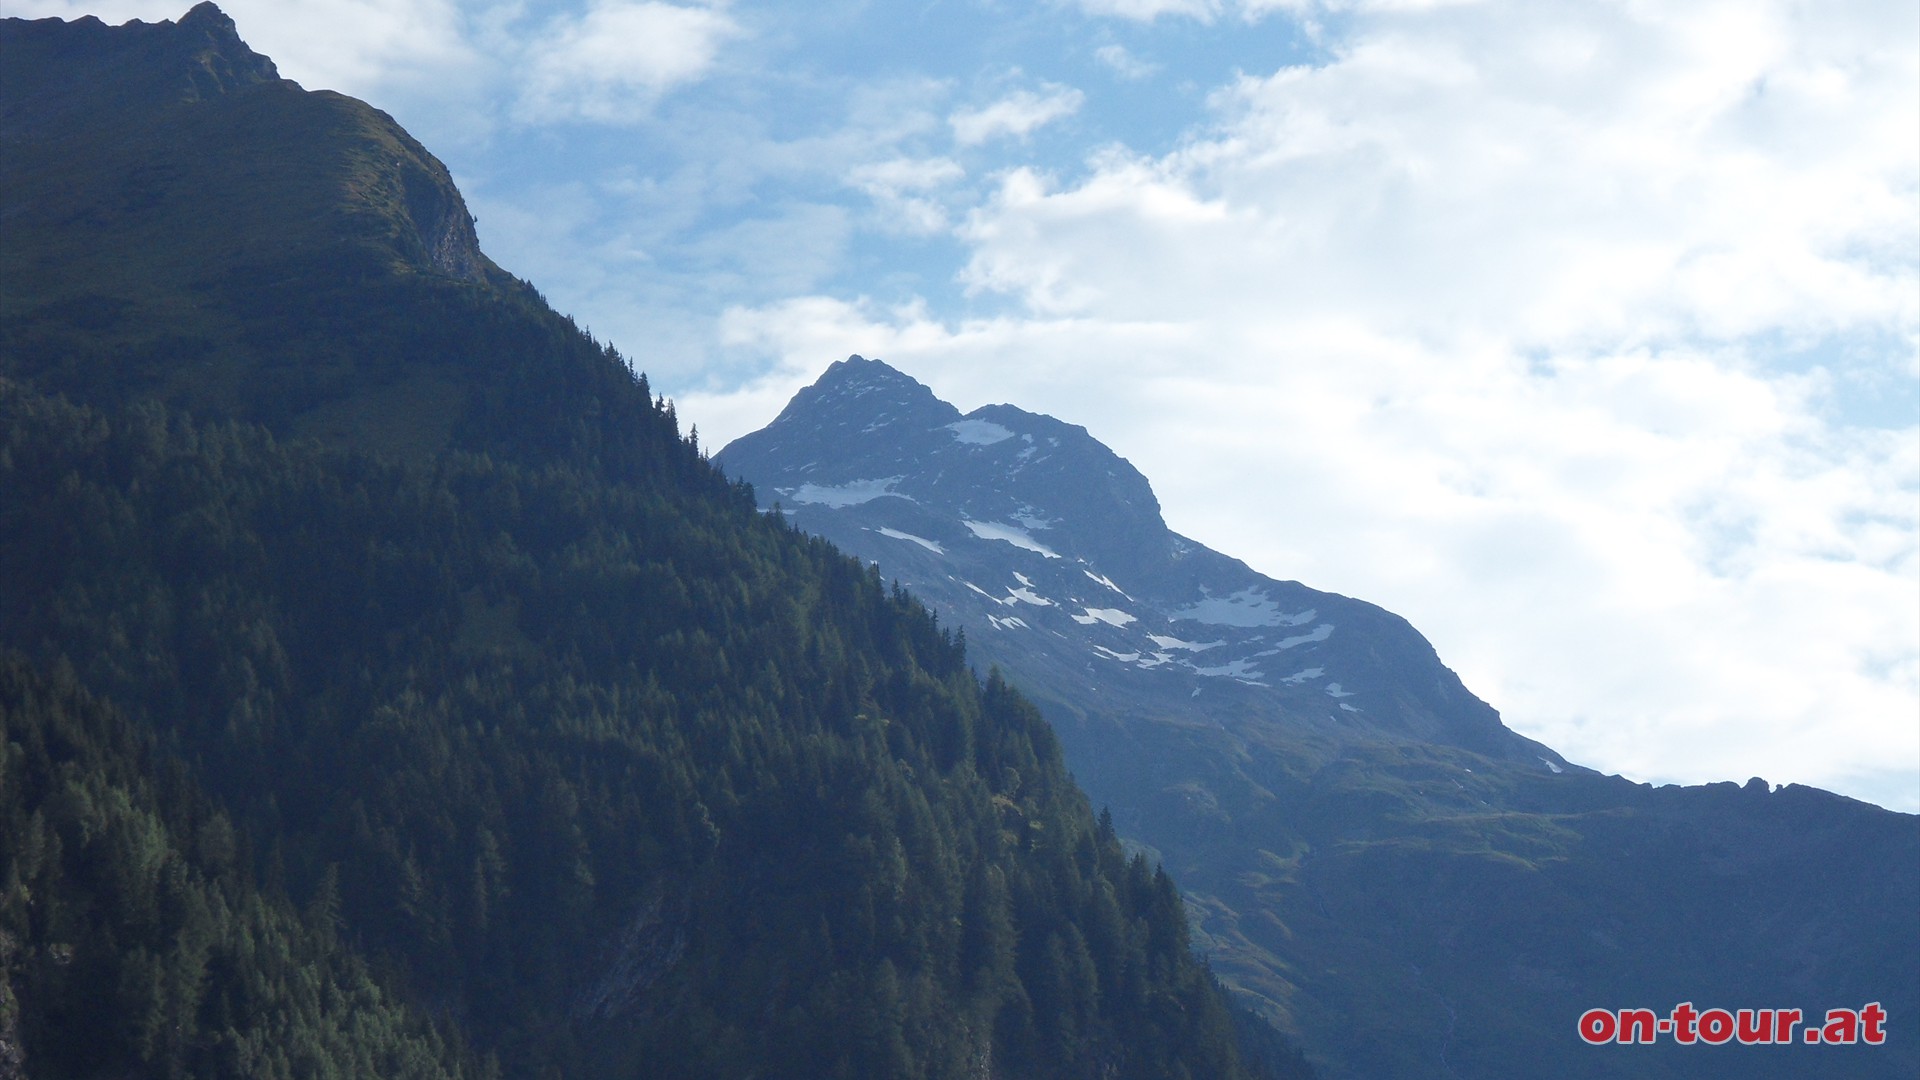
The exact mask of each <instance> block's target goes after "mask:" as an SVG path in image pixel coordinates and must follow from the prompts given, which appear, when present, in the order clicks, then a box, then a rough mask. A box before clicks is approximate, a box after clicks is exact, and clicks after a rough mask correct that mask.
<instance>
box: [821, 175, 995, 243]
mask: <svg viewBox="0 0 1920 1080" xmlns="http://www.w3.org/2000/svg"><path fill="white" fill-rule="evenodd" d="M965 177H966V170H965V169H964V168H962V167H961V166H960V164H959V163H958V162H956V161H954V160H952V159H951V158H904V157H896V158H890V159H888V160H886V161H878V162H872V163H869V164H866V165H860V166H856V167H855V168H853V169H852V170H850V171H849V172H848V173H847V183H848V184H849V185H851V186H852V187H855V188H858V189H859V190H861V191H864V192H866V193H867V194H868V195H869V196H871V197H872V199H873V201H874V205H875V207H876V208H877V209H878V211H879V213H880V215H881V218H882V222H883V227H887V228H892V229H897V230H901V231H905V232H909V233H920V234H931V233H938V232H943V231H945V230H946V229H947V228H948V224H949V223H948V220H947V209H946V206H945V205H944V204H942V203H941V202H940V201H939V200H938V199H936V198H934V197H932V196H933V195H934V194H935V193H937V192H938V191H940V189H942V188H945V187H948V186H949V185H951V184H953V183H955V182H957V181H959V180H962V179H964V178H965Z"/></svg>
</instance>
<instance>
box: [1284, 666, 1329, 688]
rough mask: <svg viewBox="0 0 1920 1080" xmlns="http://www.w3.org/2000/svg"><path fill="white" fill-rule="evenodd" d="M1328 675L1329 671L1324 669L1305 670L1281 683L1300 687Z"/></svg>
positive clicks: (1297, 672) (1312, 668)
mask: <svg viewBox="0 0 1920 1080" xmlns="http://www.w3.org/2000/svg"><path fill="white" fill-rule="evenodd" d="M1326 673H1327V669H1326V668H1322V667H1310V668H1303V669H1301V670H1299V671H1296V672H1294V673H1293V674H1291V675H1289V676H1287V677H1286V678H1284V679H1281V680H1280V681H1281V682H1283V683H1287V684H1289V685H1291V686H1299V685H1300V684H1301V683H1303V682H1307V681H1308V680H1310V679H1317V678H1319V677H1320V676H1322V675H1325V674H1326Z"/></svg>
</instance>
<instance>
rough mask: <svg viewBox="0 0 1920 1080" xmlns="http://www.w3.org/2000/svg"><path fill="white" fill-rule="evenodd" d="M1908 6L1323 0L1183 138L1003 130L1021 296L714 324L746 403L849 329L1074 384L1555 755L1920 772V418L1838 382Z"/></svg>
mask: <svg viewBox="0 0 1920 1080" xmlns="http://www.w3.org/2000/svg"><path fill="white" fill-rule="evenodd" d="M1330 7H1331V5H1322V6H1321V8H1322V9H1326V8H1330ZM1915 22H1916V15H1915V12H1914V11H1913V10H1912V8H1911V5H1907V4H1899V3H1892V4H1882V3H1864V2H1863V3H1850V4H1840V5H1826V6H1821V7H1819V8H1817V9H1814V8H1806V7H1802V6H1798V5H1792V4H1786V3H1766V2H1760V0H1747V2H1741V3H1717V2H1711V0H1709V2H1704V3H1690V4H1661V5H1625V6H1623V5H1611V4H1604V5H1603V4H1584V5H1550V6H1543V5H1537V4H1527V3H1496V2H1487V3H1478V4H1451V5H1433V4H1428V5H1415V4H1394V5H1388V4H1371V5H1349V6H1347V10H1346V11H1345V12H1344V17H1343V19H1342V20H1341V22H1340V24H1339V26H1340V29H1339V30H1338V31H1337V35H1336V36H1333V37H1330V38H1329V39H1327V40H1326V42H1325V44H1326V47H1327V50H1328V56H1329V59H1328V60H1327V61H1326V62H1324V63H1322V64H1319V65H1317V66H1312V67H1298V68H1288V69H1283V70H1281V71H1278V72H1274V73H1271V74H1269V75H1265V76H1247V77H1243V78H1241V79H1239V80H1237V81H1236V82H1234V83H1233V84H1231V85H1230V86H1227V87H1225V88H1223V89H1222V90H1221V91H1220V92H1219V93H1218V94H1216V95H1215V98H1214V108H1215V113H1214V119H1213V120H1212V122H1211V123H1209V124H1208V125H1207V126H1205V127H1203V128H1196V129H1195V130H1194V131H1193V132H1192V133H1191V134H1190V137H1189V138H1188V139H1187V140H1186V141H1185V142H1184V143H1183V144H1182V145H1181V146H1180V147H1179V148H1178V149H1177V150H1175V151H1173V152H1171V153H1168V154H1165V155H1162V156H1157V157H1153V156H1144V155H1138V154H1130V153H1125V152H1118V151H1109V152H1105V153H1103V154H1101V155H1099V156H1096V157H1095V158H1093V159H1091V160H1089V161H1088V163H1087V166H1086V169H1085V172H1084V175H1082V176H1079V177H1076V178H1074V179H1072V180H1070V181H1068V182H1065V183H1061V182H1058V181H1053V180H1050V179H1048V177H1047V175H1046V174H1044V173H1042V172H1039V171H1037V170H1034V169H1028V168H1015V169H1011V170H1009V171H1007V172H1006V173H1005V174H1004V175H1003V176H1002V178H1001V181H1000V183H999V185H998V187H997V188H996V189H994V190H993V191H992V192H991V193H990V194H989V195H988V196H987V198H986V200H985V201H984V202H982V203H981V204H980V205H978V206H976V207H975V208H974V209H973V210H972V212H971V213H970V214H969V215H968V216H967V217H966V219H965V221H964V223H963V224H962V225H961V227H960V229H959V235H960V237H961V239H962V240H964V242H965V243H966V244H967V245H968V248H969V256H968V261H967V264H966V266H965V269H964V271H963V280H964V281H965V282H966V283H967V284H968V285H969V286H970V287H971V288H973V289H974V290H976V292H981V293H997V294H1003V295H1004V296H1006V297H1007V298H1009V299H1011V300H1013V301H1014V302H1015V303H1016V305H1017V306H1016V313H1015V314H1007V315H1002V316H998V317H995V318H991V319H980V320H967V319H964V318H958V319H956V318H952V317H939V316H935V315H934V314H932V313H930V312H928V311H927V310H926V309H924V308H914V307H908V308H893V309H889V308H881V307H878V306H876V305H874V304H871V303H868V302H864V301H858V302H856V301H831V300H826V299H822V298H813V299H806V300H795V301H791V302H788V303H783V304H779V305H772V306H768V307H765V308H760V309H753V310H736V311H734V312H733V313H731V314H730V316H729V317H728V319H727V321H726V324H725V325H726V328H727V333H728V334H729V335H730V341H731V343H732V344H733V346H734V347H736V348H742V349H748V350H753V349H758V350H762V351H764V352H769V353H774V354H777V355H778V356H780V357H781V366H780V367H779V368H778V369H777V371H776V373H775V374H773V375H770V376H769V377H768V378H767V379H766V380H764V381H763V382H761V383H760V384H758V386H757V387H755V388H754V390H753V391H752V393H754V394H757V395H759V396H760V397H761V398H764V399H766V400H765V401H764V402H762V404H766V403H770V402H772V401H773V400H775V399H778V400H784V395H785V393H787V392H790V390H791V389H792V388H797V386H798V385H800V384H801V383H803V382H804V381H806V380H807V379H808V378H809V376H810V375H811V373H813V372H816V371H817V370H818V368H819V367H820V366H821V365H822V364H824V363H826V362H827V361H829V360H831V359H835V358H837V357H839V356H843V355H845V354H846V353H848V352H853V351H858V352H861V353H863V354H865V355H878V356H881V357H883V358H885V359H888V360H890V361H894V362H896V363H899V364H901V365H902V366H903V367H905V368H907V369H908V370H909V371H910V372H912V373H914V374H915V375H917V376H919V377H921V378H922V379H924V380H926V381H928V382H929V383H931V384H932V385H933V386H934V388H935V389H936V390H937V391H939V392H941V393H942V394H943V396H946V397H948V398H950V399H951V400H953V401H955V402H956V403H957V404H959V405H960V406H961V407H962V408H963V409H964V408H969V407H971V406H973V405H977V404H980V403H982V402H986V401H1003V400H1011V401H1015V402H1018V403H1020V404H1022V405H1024V406H1026V407H1029V408H1034V409H1038V410H1042V411H1047V412H1052V413H1054V414H1056V415H1059V416H1061V417H1063V418H1064V419H1067V420H1069V421H1071V422H1074V423H1082V424H1085V425H1087V426H1088V427H1089V429H1090V430H1092V431H1093V432H1094V434H1095V435H1096V436H1097V437H1100V438H1103V439H1105V440H1106V441H1108V442H1109V443H1111V444H1113V445H1114V446H1115V448H1116V449H1117V450H1119V451H1120V452H1121V453H1122V454H1124V455H1125V456H1127V457H1128V458H1130V459H1131V460H1133V461H1134V462H1135V463H1136V464H1138V465H1140V466H1141V468H1142V469H1143V471H1145V472H1146V473H1147V474H1148V475H1149V476H1150V477H1152V478H1153V480H1154V481H1155V484H1156V487H1157V489H1158V490H1159V491H1160V494H1161V498H1162V501H1163V503H1164V504H1165V506H1166V508H1167V512H1168V516H1169V518H1170V520H1171V523H1172V524H1173V525H1174V527H1175V528H1178V529H1181V530H1182V531H1184V532H1188V533H1190V534H1192V535H1195V536H1197V537H1199V538H1200V539H1202V540H1204V541H1206V542H1208V543H1210V544H1212V545H1213V546H1215V547H1218V548H1220V549H1222V550H1225V551H1227V552H1229V553H1232V554H1235V555H1238V556H1241V557H1243V558H1246V559H1247V560H1248V561H1249V562H1251V563H1253V564H1254V565H1255V566H1257V567H1260V568H1261V569H1263V570H1265V571H1266V572H1268V573H1270V574H1273V575H1275V576H1279V577H1293V578H1298V579H1301V580H1305V581H1307V582H1309V583H1311V584H1316V585H1319V586H1321V587H1325V588H1332V589H1336V590H1338V591H1341V592H1347V593H1351V594H1355V595H1360V596H1364V597H1367V598H1368V599H1371V600H1374V601H1376V602H1380V603H1382V604H1384V605H1386V606H1387V607H1389V608H1392V609H1394V610H1396V611H1399V612H1401V613H1403V614H1405V615H1407V616H1408V617H1409V618H1411V619H1412V620H1413V622H1414V623H1415V624H1416V625H1417V626H1420V627H1421V628H1422V629H1423V630H1425V631H1427V632H1428V633H1429V635H1430V636H1432V637H1433V638H1435V640H1436V644H1437V645H1438V647H1439V649H1440V651H1441V654H1442V656H1443V657H1445V658H1446V659H1447V660H1448V662H1449V663H1450V664H1452V665H1453V666H1455V667H1456V668H1457V669H1459V670H1461V672H1462V674H1463V676H1464V677H1465V678H1466V680H1467V682H1468V684H1469V685H1470V686H1472V687H1474V688H1475V689H1476V690H1477V691H1478V692H1480V693H1481V694H1482V695H1483V696H1485V697H1486V698H1488V699H1489V700H1490V701H1492V702H1493V703H1494V704H1495V705H1496V706H1497V707H1500V708H1501V709H1502V710H1503V711H1504V712H1505V714H1506V716H1507V718H1508V720H1509V722H1510V723H1512V724H1513V725H1514V726H1515V727H1517V728H1519V729H1520V730H1522V731H1525V732H1527V733H1529V734H1532V735H1535V736H1537V737H1540V738H1542V739H1543V740H1545V741H1547V742H1548V743H1550V744H1552V745H1554V746H1555V747H1557V748H1558V749H1560V750H1562V751H1563V752H1565V753H1567V754H1568V755H1569V756H1570V757H1573V758H1575V759H1576V760H1582V761H1585V762H1588V763H1591V764H1594V765H1596V766H1599V767H1601V768H1604V769H1608V770H1610V771H1615V770H1618V771H1626V772H1628V773H1629V774H1632V775H1635V776H1637V777H1640V778H1646V779H1656V780H1687V781H1700V780H1709V779H1722V778H1733V779H1744V778H1745V777H1746V776H1747V775H1763V776H1766V777H1768V778H1769V779H1772V780H1775V781H1782V782H1784V781H1799V782H1807V783H1816V784H1821V785H1824V786H1830V787H1834V788H1837V789H1839V790H1843V791H1848V792H1851V793H1855V794H1859V795H1862V796H1863V797H1868V798H1873V799H1875V800H1877V801H1881V802H1884V803H1888V804H1890V805H1896V806H1900V807H1902V808H1905V809H1910V810H1911V809H1916V808H1920V769H1916V762H1920V731H1916V728H1915V725H1914V722H1913V721H1914V717H1915V716H1916V715H1920V429H1916V428H1915V427H1914V426H1913V418H1912V414H1911V411H1910V410H1900V409H1896V410H1895V411H1894V414H1893V415H1894V416H1895V417H1897V420H1896V422H1895V426H1894V427H1893V428H1891V429H1889V428H1887V427H1885V426H1884V424H1885V418H1884V417H1881V418H1879V419H1877V420H1874V421H1871V422H1869V421H1868V420H1866V419H1862V418H1860V417H1857V416H1856V414H1855V412H1854V411H1853V409H1852V408H1851V406H1850V405H1849V403H1848V401H1847V400H1846V399H1845V398H1844V396H1843V395H1841V394H1840V391H1841V390H1842V389H1843V388H1844V387H1845V386H1846V385H1848V384H1849V383H1850V382H1859V383H1863V384H1872V383H1874V382H1875V381H1879V382H1881V383H1883V384H1887V383H1888V382H1889V380H1890V385H1892V386H1894V387H1897V388H1899V390H1900V392H1901V393H1903V394H1907V395H1908V396H1909V397H1910V396H1911V389H1912V386H1913V380H1914V378H1915V377H1916V376H1920V364H1917V362H1916V355H1917V354H1916V350H1917V349H1920V228H1917V226H1916V219H1915V214H1914V205H1915V193H1916V191H1920V72H1917V70H1916V68H1920V56H1916V55H1915V54H1914V52H1913V50H1912V49H1911V48H1909V47H1907V43H1910V42H1911V41H1912V40H1913V39H1914V37H1915V33H1916V26H1915ZM706 405H707V402H706V401H702V402H701V403H700V408H702V409H704V408H705V407H706ZM688 408H689V412H690V414H692V412H694V411H695V407H694V403H692V402H689V403H688ZM771 411H772V410H770V409H769V410H767V412H766V415H771ZM736 415H740V416H743V417H744V416H745V415H746V413H745V412H744V411H743V412H741V413H739V414H736ZM701 416H702V422H703V425H705V424H706V421H705V414H704V412H703V413H701ZM1876 425H1878V426H1876ZM709 430H710V431H711V430H712V428H711V427H709ZM727 433H728V434H737V433H738V432H737V431H728V432H727Z"/></svg>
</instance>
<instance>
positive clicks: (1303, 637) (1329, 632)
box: [1261, 622, 1333, 656]
mask: <svg viewBox="0 0 1920 1080" xmlns="http://www.w3.org/2000/svg"><path fill="white" fill-rule="evenodd" d="M1332 636H1333V624H1332V623H1324V622H1323V623H1321V624H1320V625H1319V626H1316V627H1314V628H1313V630H1312V632H1310V633H1306V634H1295V635H1294V636H1292V637H1290V638H1282V639H1281V640H1280V643H1279V644H1278V645H1275V646H1274V647H1273V649H1272V650H1271V651H1269V652H1266V653H1262V654H1261V655H1263V656H1271V655H1273V654H1274V653H1277V652H1279V651H1280V650H1282V649H1291V648H1293V647H1294V646H1296V645H1307V644H1310V643H1312V642H1315V641H1325V640H1327V639H1328V638H1330V637H1332Z"/></svg>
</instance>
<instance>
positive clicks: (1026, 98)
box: [947, 83, 1086, 146]
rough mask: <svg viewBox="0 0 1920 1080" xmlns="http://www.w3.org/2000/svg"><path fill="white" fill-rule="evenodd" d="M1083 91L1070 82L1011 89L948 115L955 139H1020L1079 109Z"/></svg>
mask: <svg viewBox="0 0 1920 1080" xmlns="http://www.w3.org/2000/svg"><path fill="white" fill-rule="evenodd" d="M1085 101H1086V95H1085V94H1083V93H1081V92H1080V91H1079V90H1076V89H1074V88H1073V87H1070V86H1061V85H1059V84H1058V83H1045V84H1043V85H1042V86H1041V88H1040V90H1039V92H1035V91H1032V90H1015V91H1014V92H1013V93H1011V94H1008V95H1007V96H1005V97H1003V98H1001V99H1000V100H998V101H995V102H993V103H991V104H989V105H984V106H982V107H980V108H977V109H961V110H959V111H957V112H955V113H954V114H953V115H952V116H951V117H949V118H948V121H947V122H948V124H949V126H951V127H952V128H953V138H954V141H955V142H957V143H959V144H960V145H961V146H978V145H980V144H981V143H985V142H989V141H991V140H994V139H1000V138H1007V137H1012V138H1016V139H1023V138H1025V137H1026V136H1027V135H1029V134H1031V133H1032V132H1034V131H1035V130H1037V129H1039V128H1041V127H1044V126H1046V125H1047V124H1050V123H1052V122H1054V121H1055V120H1060V119H1063V118H1065V117H1068V116H1072V115H1073V114H1074V113H1076V112H1078V111H1080V106H1081V105H1082V104H1083V103H1085Z"/></svg>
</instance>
